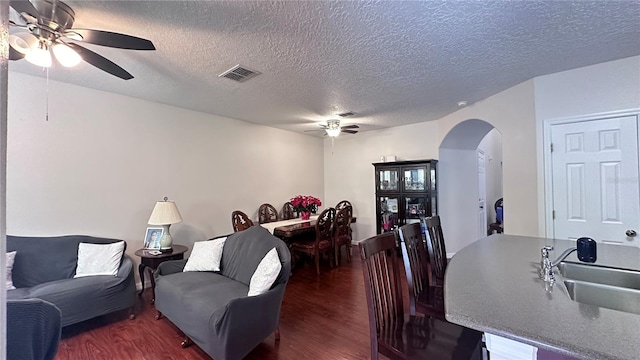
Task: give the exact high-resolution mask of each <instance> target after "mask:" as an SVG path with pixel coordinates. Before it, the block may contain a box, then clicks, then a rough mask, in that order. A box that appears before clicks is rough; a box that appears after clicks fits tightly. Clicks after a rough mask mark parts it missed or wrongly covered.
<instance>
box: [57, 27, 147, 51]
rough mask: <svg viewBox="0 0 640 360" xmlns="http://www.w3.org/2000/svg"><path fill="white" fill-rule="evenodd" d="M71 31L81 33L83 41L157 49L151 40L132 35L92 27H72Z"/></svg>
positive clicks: (139, 48) (134, 48)
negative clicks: (92, 28)
mask: <svg viewBox="0 0 640 360" xmlns="http://www.w3.org/2000/svg"><path fill="white" fill-rule="evenodd" d="M69 31H70V32H73V33H77V34H80V35H81V36H82V41H83V42H86V43H90V44H96V45H101V46H109V47H114V48H119V49H131V50H155V49H156V47H155V46H153V43H152V42H151V41H149V40H147V39H143V38H139V37H135V36H131V35H126V34H120V33H114V32H110V31H102V30H91V29H70V30H69Z"/></svg>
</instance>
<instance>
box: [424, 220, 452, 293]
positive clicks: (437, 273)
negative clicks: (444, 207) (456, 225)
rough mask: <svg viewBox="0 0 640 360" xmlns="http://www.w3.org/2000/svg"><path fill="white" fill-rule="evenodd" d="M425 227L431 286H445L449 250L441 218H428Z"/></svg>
mask: <svg viewBox="0 0 640 360" xmlns="http://www.w3.org/2000/svg"><path fill="white" fill-rule="evenodd" d="M424 221H425V225H426V228H427V231H426V233H425V235H426V237H427V253H428V254H429V265H430V268H431V275H432V279H431V285H433V286H443V285H444V272H445V270H446V269H447V250H446V248H445V245H444V236H443V235H442V226H441V225H440V216H438V215H434V216H431V217H428V218H426V219H425V220H424Z"/></svg>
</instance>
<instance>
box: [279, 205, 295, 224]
mask: <svg viewBox="0 0 640 360" xmlns="http://www.w3.org/2000/svg"><path fill="white" fill-rule="evenodd" d="M295 218H296V211H295V210H294V209H293V204H292V203H290V202H288V201H287V202H286V203H284V205H282V220H289V219H295Z"/></svg>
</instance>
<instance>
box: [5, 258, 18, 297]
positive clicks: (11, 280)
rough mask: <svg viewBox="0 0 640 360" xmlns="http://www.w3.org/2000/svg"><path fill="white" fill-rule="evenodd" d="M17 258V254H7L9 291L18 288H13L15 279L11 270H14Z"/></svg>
mask: <svg viewBox="0 0 640 360" xmlns="http://www.w3.org/2000/svg"><path fill="white" fill-rule="evenodd" d="M15 258H16V252H15V251H12V252H8V253H7V290H13V289H15V288H16V287H15V286H13V279H12V278H11V270H13V260H14V259H15Z"/></svg>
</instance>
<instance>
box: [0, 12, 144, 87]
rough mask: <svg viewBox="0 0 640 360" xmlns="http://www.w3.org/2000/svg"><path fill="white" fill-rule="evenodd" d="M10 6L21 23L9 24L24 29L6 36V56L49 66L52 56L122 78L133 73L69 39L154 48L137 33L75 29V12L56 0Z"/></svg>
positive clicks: (125, 47)
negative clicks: (7, 52) (135, 34)
mask: <svg viewBox="0 0 640 360" xmlns="http://www.w3.org/2000/svg"><path fill="white" fill-rule="evenodd" d="M10 6H11V8H13V9H14V10H15V11H16V12H17V13H18V15H20V20H23V21H24V23H25V24H24V25H22V24H17V23H15V22H13V21H11V22H10V25H11V26H13V27H18V28H22V29H26V30H27V32H18V33H15V34H11V35H10V36H9V45H10V47H9V60H20V59H22V58H24V59H25V60H27V61H29V62H30V63H32V64H35V65H37V66H42V67H50V66H51V60H52V56H51V52H53V55H54V56H53V58H55V59H56V60H57V61H58V63H60V64H61V65H62V66H65V67H70V66H74V65H76V64H78V63H79V62H80V61H83V60H84V61H86V62H87V63H89V64H91V65H93V66H95V67H97V68H98V69H100V70H103V71H106V72H108V73H109V74H111V75H114V76H117V77H119V78H121V79H124V80H129V79H133V75H131V74H130V73H129V72H127V71H126V70H124V69H123V68H121V67H120V66H118V65H116V64H115V63H114V62H112V61H111V60H109V59H107V58H105V57H103V56H102V55H99V54H97V53H95V52H93V51H91V50H89V49H87V48H85V47H83V46H80V45H78V44H76V43H74V42H71V41H80V42H84V43H89V44H95V45H101V46H108V47H113V48H119V49H130V50H155V49H156V48H155V46H154V45H153V43H152V42H151V41H149V40H146V39H142V38H139V37H135V36H131V35H126V34H120V33H114V32H110V31H103V30H93V29H74V28H72V26H73V22H74V21H75V12H74V11H73V9H71V7H70V6H69V5H67V4H65V3H63V2H62V1H58V0H11V1H10Z"/></svg>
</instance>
